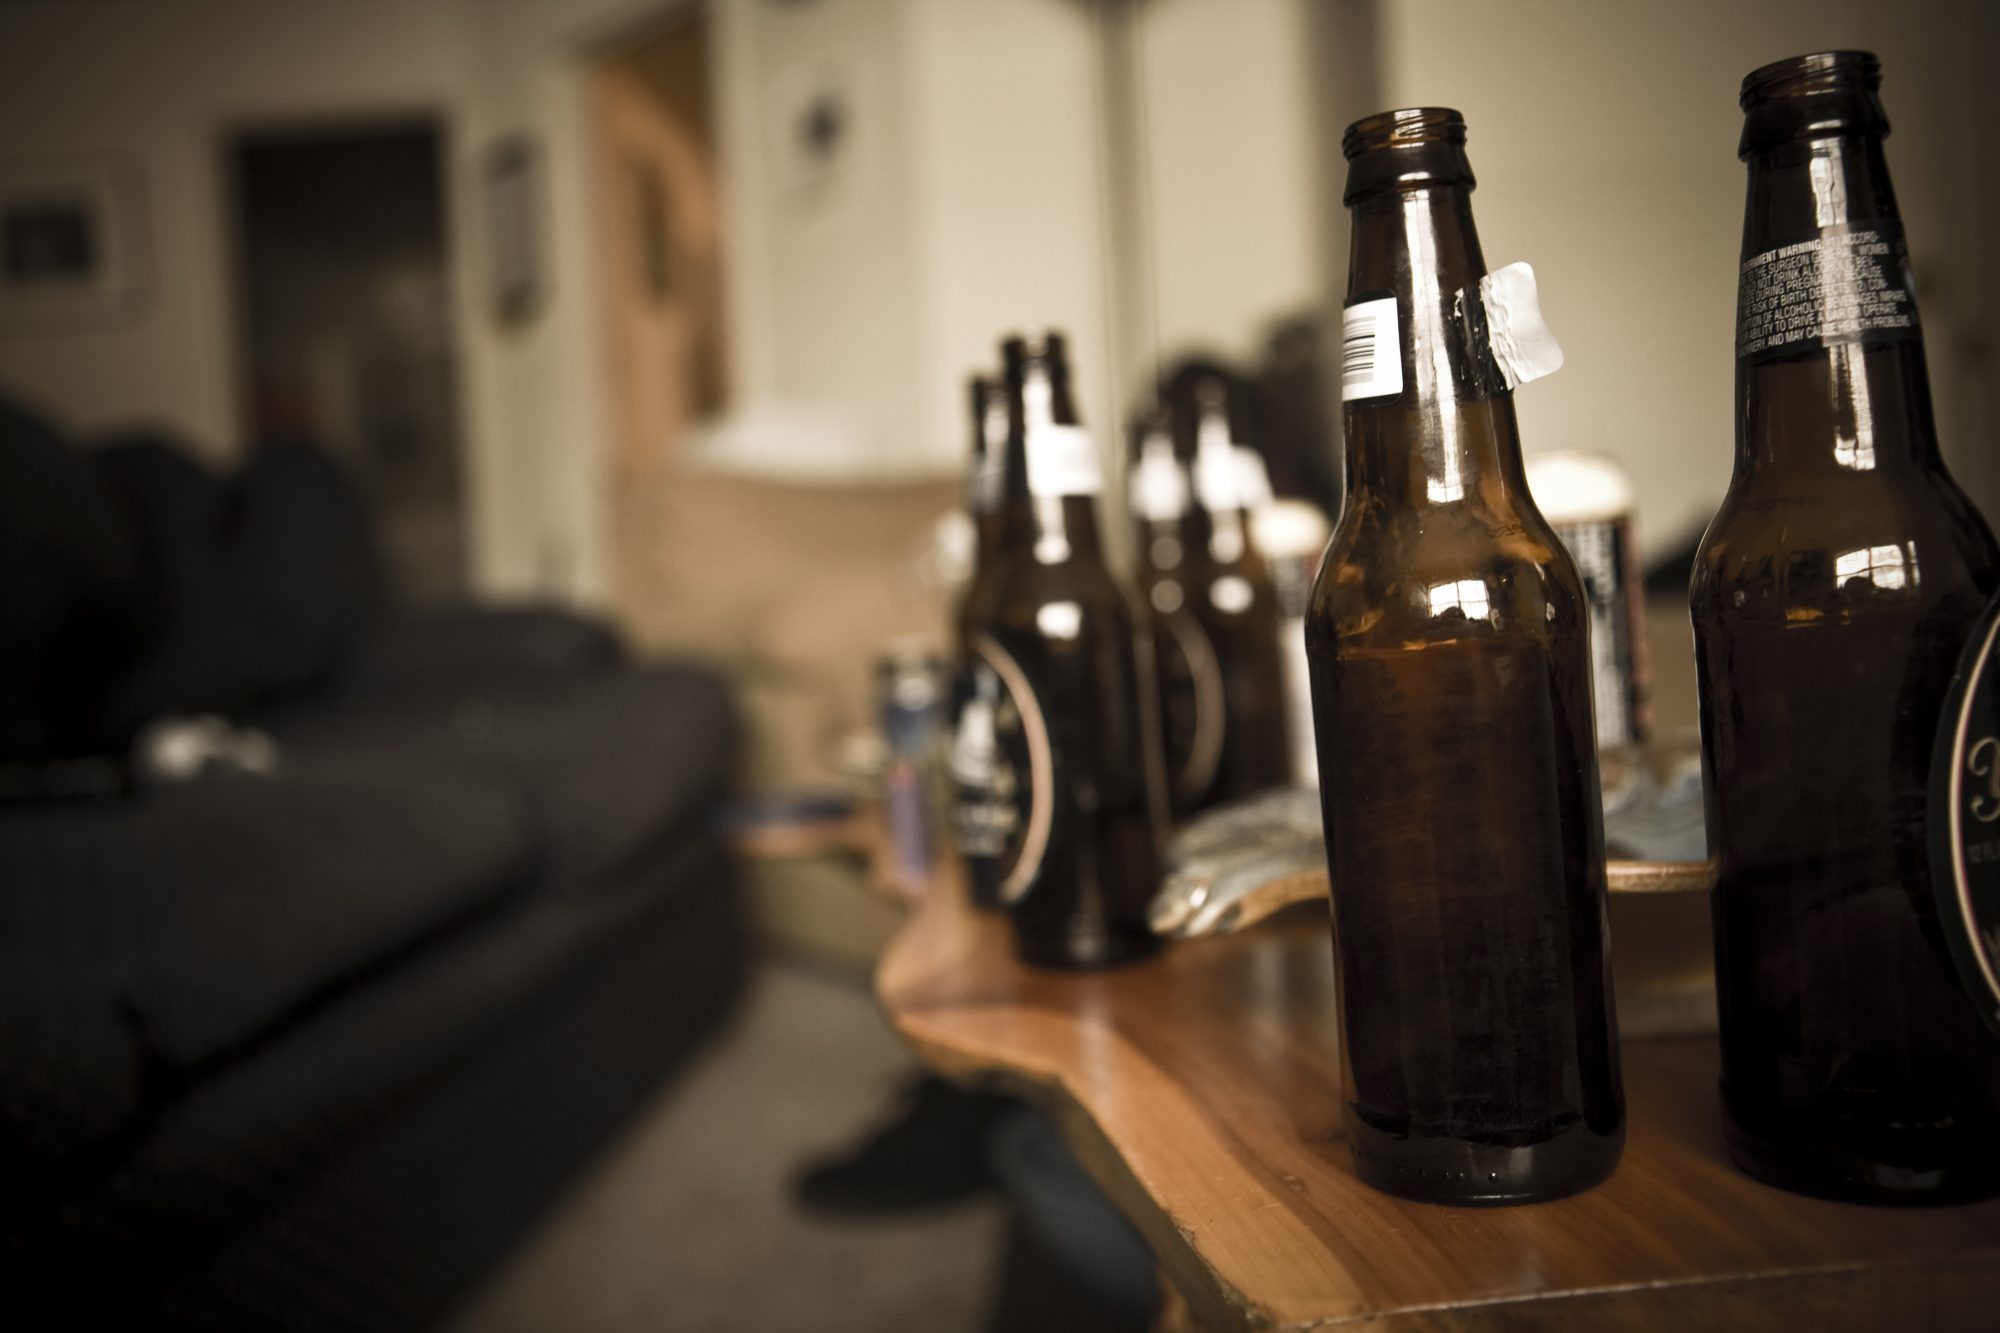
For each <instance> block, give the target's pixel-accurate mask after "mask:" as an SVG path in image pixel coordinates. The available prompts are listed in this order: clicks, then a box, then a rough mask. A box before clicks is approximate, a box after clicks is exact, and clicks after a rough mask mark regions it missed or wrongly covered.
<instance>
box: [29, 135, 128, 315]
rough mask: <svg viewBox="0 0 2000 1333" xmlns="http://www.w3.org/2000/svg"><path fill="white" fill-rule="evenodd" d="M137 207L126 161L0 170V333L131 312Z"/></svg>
mask: <svg viewBox="0 0 2000 1333" xmlns="http://www.w3.org/2000/svg"><path fill="white" fill-rule="evenodd" d="M143 204H144V199H143V189H142V175H141V172H140V169H139V165H138V163H137V162H136V161H133V160H130V159H127V158H121V157H115V156H104V157H78V158H49V159H45V160H30V159H22V160H16V161H0V329H45V328H50V327H58V328H59V327H63V326H65V325H70V324H76V323H97V322H100V321H104V320H115V319H119V318H122V317H125V316H127V315H129V314H130V313H131V312H133V311H134V310H136V308H137V307H138V305H139V303H140V300H141V298H142V297H143V295H144V292H145V287H146V279H147V276H148V275H147V265H146V262H145V261H146V249H145V244H146V238H145V236H144V225H145V217H144V207H143Z"/></svg>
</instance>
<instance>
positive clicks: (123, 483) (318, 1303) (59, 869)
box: [0, 406, 746, 1328]
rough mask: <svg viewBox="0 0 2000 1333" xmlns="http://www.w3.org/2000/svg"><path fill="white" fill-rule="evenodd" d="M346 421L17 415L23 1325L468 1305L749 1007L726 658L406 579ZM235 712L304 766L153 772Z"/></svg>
mask: <svg viewBox="0 0 2000 1333" xmlns="http://www.w3.org/2000/svg"><path fill="white" fill-rule="evenodd" d="M380 587H381V579H380V573H379V567H378V565H377V563H376V561H375V558H374V554H373V548H372V543H371V540H370V538H369V536H368V533H367V524H366V515H365V513H364V512H363V510H362V507H361V505H360V502H359V500H358V498H357V497H356V494H355V492H354V491H353V489H352V488H351V487H350V486H348V485H347V484H346V481H345V479H344V478H342V477H341V476H340V475H339V473H338V469H337V468H335V467H334V466H333V464H332V463H331V461H330V460H329V459H327V458H326V456H325V455H324V454H322V453H321V452H319V451H318V450H315V449H313V448H311V447H310V446H309V445H305V444H302V443H298V442H273V443H269V444H267V445H265V446H264V447H262V448H260V449H258V450H256V451H255V452H254V453H253V454H252V455H251V457H250V458H249V460H248V461H247V462H246V463H245V465H244V466H243V467H242V468H240V469H239V470H237V471H236V472H235V473H234V474H233V475H230V476H218V475H216V474H215V473H213V472H212V471H210V470H209V469H207V468H205V467H203V466H202V465H201V464H200V463H198V462H196V461H195V460H194V459H193V458H192V457H191V456H190V455H189V454H188V453H187V452H186V451H185V450H183V449H180V448H178V447H177V446H175V445H174V444H173V443H172V442H171V441H166V440H162V439H157V438H147V437H128V438H124V439H119V440H112V441H106V442H102V443H101V444H100V445H99V446H97V447H95V448H91V449H83V450H79V449H75V448H72V447H71V446H70V445H69V444H68V443H67V442H65V441H64V440H63V439H62V438H61V437H60V436H59V435H58V434H57V433H56V432H55V431H54V430H53V429H51V428H50V427H49V426H48V425H47V424H46V423H44V422H42V421H39V420H38V419H36V418H34V417H32V416H31V415H29V414H27V413H24V412H21V411H19V410H18V409H15V408H11V407H4V406H0V772H4V774H5V780H4V781H0V791H4V792H5V793H6V798H5V799H4V801H0V1267H4V1273H0V1278H4V1282H5V1288H6V1290H7V1292H8V1295H7V1297H6V1298H5V1300H6V1302H7V1307H6V1308H7V1309H8V1311H9V1319H10V1323H11V1322H13V1320H14V1318H15V1317H17V1316H19V1315H22V1314H25V1315H27V1317H28V1322H27V1323H26V1324H20V1323H15V1324H14V1326H16V1327H43V1326H46V1327H63V1328H80V1327H93V1328H94V1327H120V1326H125V1327H145V1328H157V1327H199V1328H235V1327H244V1328H253V1327H254V1328H267V1327H276V1328H406V1327H412V1326H417V1325H421V1324H424V1323H426V1322H429V1321H431V1320H433V1319H435V1318H436V1317H437V1316H438V1315H440V1314H441V1313H442V1312H444V1311H446V1310H448V1309H449V1308H450V1306H451V1303H452V1302H453V1300H454V1298H456V1297H457V1296H459V1295H461V1294H462V1293H463V1292H464V1291H465V1290H466V1289H467V1288H468V1286H469V1284H471V1283H472V1282H473V1281H474V1280H475V1279H476V1278H477V1277H478V1276H479V1275H480V1274H481V1273H482V1272H484V1271H485V1270H487V1269H488V1268H490V1266H491V1265H492V1264H493V1263H494V1261H495V1260H496V1259H497V1258H499V1257H500V1256H502V1255H504V1254H505V1253H506V1251H507V1249H508V1247H509V1246H510V1245H511V1244H512V1243H513V1242H514V1241H516V1240H517V1239H518V1238H519V1237H520V1236H521V1235H522V1234H523V1232H524V1231H525V1230H526V1228H527V1227H528V1226H529V1225H530V1224H531V1223H532V1222H533V1220H534V1219H535V1218H536V1217H537V1216H538V1215H539V1214H540V1213H541V1212H542V1211H543V1210H545V1208H546V1206H547V1204H548V1203H549V1202H550V1201H551V1200H552V1199H553V1198H555V1197H556V1196H557V1194H558V1193H559V1192H560V1191H561V1190H562V1188H563V1187H564V1186H565V1184H567V1183H568V1182H569V1181H570V1180H572V1179H573V1178H574V1176H575V1174H576V1172H577V1171H578V1170H579V1168H580V1167H581V1166H583V1165H584V1164H586V1163H587V1162H588V1161H589V1160H590V1158H591V1156H592V1155H593V1153H595V1152H596V1151H597V1150H599V1149H600V1148H602V1147H603V1146H604V1144H605V1143H606V1142H607V1140H608V1139H609V1137H610V1136H611V1135H612V1134H613V1133H614V1132H615V1131H616V1129H617V1128H618V1127H619V1125H620V1124H621V1122H622V1121H623V1120H624V1118H625V1117H626V1116H627V1115H628V1114H629V1113H630V1111H631V1110H632V1109H633V1108H634V1107H635V1106H636V1105H638V1104H639V1103H640V1101H641V1100H642V1099H643V1097H644V1096H645V1095H646V1094H647V1093H648V1092H649V1091H650V1090H651V1089H653V1088H654V1087H655V1086H656V1085H657V1084H658V1082H659V1080H660V1079H661V1078H662V1077H663V1076H665V1075H666V1074H667V1073H668V1072H670V1071H671V1070H672V1069H673V1068H674V1067H675V1066H676V1065H678V1064H679V1063H681V1062H683V1061H684V1060H685V1059H686V1057H687V1055H688V1054H689V1052H690V1051H691V1050H692V1049H694V1048H695V1047H696V1045H698V1043H699V1042H700V1040H701V1039H702V1037H703V1036H704V1035H705V1034H707V1033H708V1032H710V1031H712V1030H713V1029H714V1028H715V1027H716V1026H717V1024H718V1023H719V1022H721V1021H722V1020H723V1019H724V1017H725V1016H726V1014H727V1013H728V1010H729V1007H730V1004H731V1001H732V999H733V997H734V996H735V994H736V992H737V990H738V988H739V985H740V982H741V979H742V976H743V973H744V966H745V957H746V944H745V931H744V924H743V919H742V915H741V911H740V908H739V904H738V902H737V899H736V896H735V894H734V892H733V881H732V875H731V873H730V867H729V864H728V862H727V860H726V858H725V855H724V851H723V848H722V845H721V843H720V841H719V838H718V835H717V833H716V829H715V820H714V815H715V812H716V808H717V806H718V803H719V802H720V800H721V799H722V797H723V795H724V793H725V791H726V789H727V786H728V779H729V773H730V767H731V764H732V761H733V757H734V755H735V753H736V750H737V747H738V723H737V720H736V714H735V712H734V709H733V707H732V704H731V701H730V698H729V696H728V694H727V692H726V690H725V689H724V687H723V685H722V684H721V682H720V681H719V680H718V679H717V678H716V677H715V676H713V675H712V674H710V673H708V672H706V671H704V670H701V669H699V668H696V667H692V666H687V665H677V664H639V663H635V662H633V661H631V660H629V659H628V657H627V655H626V654H625V653H624V651H623V650H622V648H621V646H620V645H619V643H618V640H617V639H616V636H615V635H614V634H612V633H611V632H610V631H609V630H608V629H607V628H606V627H604V626H602V625H600V624H597V623H595V622H592V621H590V620H587V619H582V618H578V617H575V616H572V615H569V614H566V613H562V612H557V611H550V610H514V611H499V610H457V611H450V612H432V613H428V614H423V615H413V614H398V613H396V612H394V611H392V610H389V609H386V608H385V607H384V605H383V601H384V599H383V597H382V594H381V592H380ZM196 713H216V714H221V715H224V716H226V717H228V718H230V719H231V720H233V721H234V722H236V723H239V724H243V725H255V726H256V727H258V728H261V729H263V730H265V731H266V732H268V734H270V735H271V736H273V737H274V738H275V739H276V740H277V742H278V764H277V767H276V769H275V771H273V772H270V773H261V774H260V773H257V772H250V771H239V770H236V769H232V768H229V767H227V766H224V767H222V768H219V769H217V768H211V769H210V770H208V771H204V772H202V773H200V774H199V775H198V776H194V777H192V778H188V779H185V780H165V779H162V778H159V777H148V776H147V774H146V773H145V772H144V771H143V766H142V767H141V768H138V769H135V768H134V766H133V765H132V764H131V763H130V762H129V760H128V756H129V755H130V754H131V753H132V745H133V741H134V738H135V737H136V736H138V735H139V734H140V733H141V731H142V729H143V728H145V727H147V726H148V725H149V724H150V723H152V722H154V721H155V720H156V719H158V718H160V717H162V716H173V715H183V714H196Z"/></svg>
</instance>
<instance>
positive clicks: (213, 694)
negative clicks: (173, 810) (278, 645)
mask: <svg viewBox="0 0 2000 1333" xmlns="http://www.w3.org/2000/svg"><path fill="white" fill-rule="evenodd" d="M85 460H86V462H87V463H88V465H89V468H90V471H91V473H92V475H93V476H94V477H95V479H96V482H97V485H98V487H99V488H100V489H101V490H102V492H103V493H104V495H105V496H106V498H107V499H108V500H109V501H110V502H111V504H112V506H113V507H114V509H115V510H116V512H117V513H118V515H119V518H120V521H121V523H122V525H123V527H124V530H125V533H126V535H127V538H128V540H129V541H130V543H131V546H132V549H133V551H134V553H135V555H136V557H137V559H136V564H137V568H138V576H137V580H136V587H137V591H138V594H139V601H140V604H141V607H142V611H143V615H144V621H143V626H144V642H143V645H142V646H141V648H140V650H139V651H138V652H136V653H134V654H133V656H132V658H131V659H130V661H129V662H128V663H127V666H126V669H125V671H124V673H123V675H122V676H121V678H120V680H119V683H118V687H117V689H116V690H115V691H114V692H113V694H112V696H111V699H110V701H109V703H108V704H107V712H108V714H109V722H110V724H111V725H112V726H113V727H114V728H115V729H117V730H118V731H120V732H122V733H125V734H129V733H131V732H133V731H136V730H137V729H138V728H139V727H141V726H143V725H145V724H146V723H147V722H149V721H151V720H152V719H153V718H156V717H160V716H163V715H166V714H193V713H235V712H237V711H238V710H240V709H241V708H242V707H244V706H245V705H246V704H248V703H249V702H250V701H252V700H254V699H257V698H260V697H262V696H264V695H267V694H269V693H270V692H271V691H273V690H274V689H275V688H276V687H277V685H278V683H279V679H280V673H279V668H278V663H277V661H276V656H275V654H274V652H273V650H272V648H271V646H270V645H269V644H268V643H267V642H266V639H265V636H264V635H262V634H261V633H260V632H259V631H258V628H257V626H256V625H255V624H254V623H253V622H252V621H250V620H249V619H248V618H247V617H246V616H245V615H244V614H243V613H242V611H241V609H240V608H239V606H238V604H237V597H236V595H235V591H234V589H233V588H232V586H231V583H232V578H231V566H230V561H229V556H228V536H229V526H230V511H231V501H230V493H229V483H228V482H227V481H226V480H225V479H224V478H223V477H221V476H220V475H218V474H216V473H215V472H213V471H211V470H210V469H209V468H208V467H206V466H205V465H204V464H203V463H201V461H200V460H198V459H197V458H196V457H195V456H194V454H193V453H192V452H191V451H190V450H188V449H187V448H186V447H185V446H184V445H182V444H181V443H180V442H179V441H176V440H174V439H173V438H171V437H169V436H166V435H163V434H160V433H158V432H151V431H131V432H126V433H123V434H117V435H112V436H107V437H105V438H104V439H102V440H100V441H98V442H97V443H96V444H94V445H93V447H92V448H91V449H90V450H89V451H88V452H87V453H86V454H85Z"/></svg>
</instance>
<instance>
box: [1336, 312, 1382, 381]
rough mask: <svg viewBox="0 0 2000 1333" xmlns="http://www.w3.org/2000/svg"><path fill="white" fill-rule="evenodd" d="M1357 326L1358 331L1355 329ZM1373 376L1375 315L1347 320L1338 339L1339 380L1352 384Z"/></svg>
mask: <svg viewBox="0 0 2000 1333" xmlns="http://www.w3.org/2000/svg"><path fill="white" fill-rule="evenodd" d="M1356 326H1359V331H1356ZM1374 376H1375V316H1374V314H1373V313H1372V312H1371V313H1370V314H1369V316H1368V318H1367V319H1365V320H1352V321H1349V324H1348V328H1347V330H1346V332H1345V333H1344V334H1343V336H1342V337H1341V340H1340V382H1341V383H1342V384H1343V385H1347V384H1353V383H1355V382H1357V381H1359V380H1366V379H1373V378H1374Z"/></svg>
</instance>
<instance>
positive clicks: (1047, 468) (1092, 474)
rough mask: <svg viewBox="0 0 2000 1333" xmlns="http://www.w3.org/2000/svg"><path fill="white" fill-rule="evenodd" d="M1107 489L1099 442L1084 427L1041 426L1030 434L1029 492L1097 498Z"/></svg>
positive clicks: (1044, 494)
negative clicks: (1099, 456) (1099, 452)
mask: <svg viewBox="0 0 2000 1333" xmlns="http://www.w3.org/2000/svg"><path fill="white" fill-rule="evenodd" d="M1103 489H1104V467H1103V465H1102V464H1101V463H1099V462H1098V458H1097V443H1096V441H1094V440H1092V439H1091V438H1090V432H1088V431H1086V430H1085V429H1084V428H1083V427H1081V426H1037V427H1035V428H1034V429H1033V430H1031V431H1029V432H1028V490H1029V491H1031V492H1032V493H1034V494H1036V495H1042V496H1057V495H1096V494H1097V493H1098V492H1099V491H1101V490H1103Z"/></svg>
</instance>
